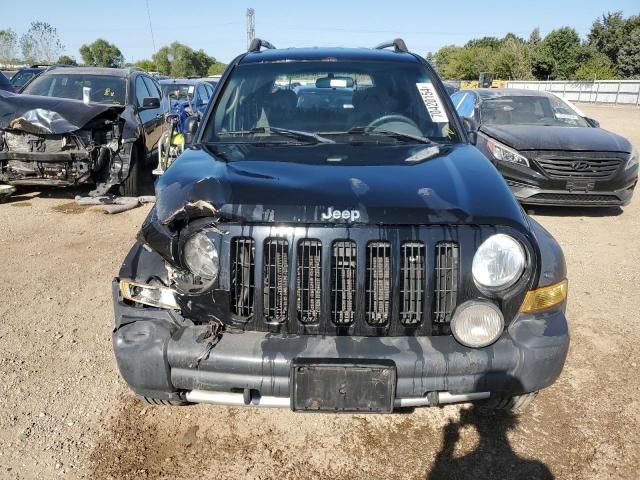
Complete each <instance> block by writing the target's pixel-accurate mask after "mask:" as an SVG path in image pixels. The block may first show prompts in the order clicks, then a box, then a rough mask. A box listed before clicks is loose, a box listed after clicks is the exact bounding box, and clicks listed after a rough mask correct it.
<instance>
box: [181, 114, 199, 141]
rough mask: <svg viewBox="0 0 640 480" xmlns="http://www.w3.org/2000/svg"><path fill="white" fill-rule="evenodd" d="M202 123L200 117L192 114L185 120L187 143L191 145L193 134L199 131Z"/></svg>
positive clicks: (185, 139)
mask: <svg viewBox="0 0 640 480" xmlns="http://www.w3.org/2000/svg"><path fill="white" fill-rule="evenodd" d="M199 125H200V118H198V116H197V115H192V116H190V117H189V118H187V120H186V121H185V122H184V143H185V145H191V142H193V136H194V135H195V134H196V132H197V131H198V126H199Z"/></svg>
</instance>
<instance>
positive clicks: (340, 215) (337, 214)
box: [322, 207, 360, 222]
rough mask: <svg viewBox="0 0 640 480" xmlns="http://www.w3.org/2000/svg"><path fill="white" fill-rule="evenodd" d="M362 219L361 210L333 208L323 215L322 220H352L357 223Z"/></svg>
mask: <svg viewBox="0 0 640 480" xmlns="http://www.w3.org/2000/svg"><path fill="white" fill-rule="evenodd" d="M359 218H360V211H359V210H334V208H333V207H329V209H328V210H327V211H326V212H325V213H323V214H322V220H340V219H343V220H350V221H352V222H355V221H356V220H358V219H359Z"/></svg>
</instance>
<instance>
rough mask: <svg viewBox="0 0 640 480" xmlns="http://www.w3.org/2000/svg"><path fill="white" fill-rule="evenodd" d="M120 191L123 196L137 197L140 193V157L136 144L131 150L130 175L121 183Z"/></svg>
mask: <svg viewBox="0 0 640 480" xmlns="http://www.w3.org/2000/svg"><path fill="white" fill-rule="evenodd" d="M119 193H120V195H121V196H123V197H137V196H139V195H140V159H139V158H138V148H137V147H135V146H134V147H133V149H132V150H131V161H130V163H129V175H128V176H127V178H125V179H124V181H123V182H122V183H121V184H120V188H119Z"/></svg>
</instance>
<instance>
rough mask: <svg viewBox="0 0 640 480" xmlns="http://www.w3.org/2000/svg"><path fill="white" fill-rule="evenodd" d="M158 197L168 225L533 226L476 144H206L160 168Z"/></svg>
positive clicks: (162, 219) (161, 218) (159, 209)
mask: <svg viewBox="0 0 640 480" xmlns="http://www.w3.org/2000/svg"><path fill="white" fill-rule="evenodd" d="M156 198H157V203H156V215H157V218H158V220H159V221H160V222H161V223H163V224H165V225H166V224H169V223H171V222H173V221H175V220H178V219H180V220H188V219H191V218H194V217H196V216H203V215H214V216H218V217H220V218H222V219H224V220H226V221H238V222H261V223H265V222H266V223H278V222H282V223H318V224H323V223H325V224H326V223H364V224H395V225H400V224H405V225H415V224H489V225H496V224H504V225H510V226H514V227H516V228H517V227H521V229H526V228H527V227H526V220H525V218H524V214H523V213H522V210H521V209H520V207H519V206H518V204H517V203H516V201H515V199H514V198H513V195H512V194H511V192H510V190H509V188H508V187H507V185H506V183H505V182H504V180H503V179H502V177H501V175H500V174H499V173H498V172H497V170H496V169H495V168H494V167H493V165H492V164H491V163H490V162H489V161H488V160H487V159H486V158H485V157H484V156H483V155H482V154H481V153H480V152H479V151H478V150H477V149H476V148H475V147H472V146H470V145H466V144H458V145H453V146H442V147H434V146H429V145H417V146H416V145H412V146H408V145H370V144H366V146H363V145H349V144H320V145H311V146H286V147H285V146H255V145H253V146H252V145H235V146H225V147H217V149H215V150H212V149H210V148H208V147H203V146H196V147H192V148H190V149H188V150H187V151H186V152H185V153H183V154H182V155H181V156H180V157H179V158H178V159H177V160H176V161H175V162H174V163H173V165H171V167H170V168H169V169H168V170H167V171H166V172H165V173H164V175H162V177H160V179H159V180H158V183H157V185H156ZM202 210H208V212H205V213H202ZM336 212H339V213H336Z"/></svg>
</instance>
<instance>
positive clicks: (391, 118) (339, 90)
mask: <svg viewBox="0 0 640 480" xmlns="http://www.w3.org/2000/svg"><path fill="white" fill-rule="evenodd" d="M270 128H274V129H276V128H277V129H287V130H295V131H297V132H305V133H311V134H317V135H321V136H322V137H327V138H329V139H330V140H332V141H335V142H338V143H340V142H350V141H353V137H354V135H355V136H357V135H358V133H356V132H357V131H360V132H364V131H366V133H367V134H368V135H367V136H368V137H375V138H374V139H373V140H372V139H371V138H367V140H368V141H376V142H384V143H387V142H393V141H395V140H397V138H396V139H395V140H394V138H393V137H392V136H389V135H387V136H386V137H385V136H383V135H379V136H378V134H381V133H382V132H383V131H386V132H387V134H388V132H399V133H401V134H405V135H412V136H417V137H421V138H428V139H430V140H432V141H442V142H445V141H446V142H448V141H458V140H457V136H456V133H455V128H454V127H453V126H451V125H450V123H449V117H448V113H447V111H446V110H445V106H444V101H443V99H442V98H441V95H440V93H439V92H438V91H437V90H436V88H435V86H434V85H433V83H432V79H431V78H430V76H429V72H428V71H427V70H426V69H424V68H423V66H421V65H420V64H417V63H416V64H400V63H397V62H394V63H387V62H321V61H318V62H314V61H306V62H277V63H276V62H274V63H271V64H269V63H262V64H247V65H240V66H239V67H238V68H237V69H236V70H234V72H233V74H232V75H231V78H230V79H229V81H228V82H227V83H226V84H225V86H224V91H223V92H222V94H221V96H220V97H219V100H218V102H217V103H216V106H215V110H214V112H213V113H212V116H211V117H209V121H208V124H207V126H206V128H205V130H204V134H203V138H202V141H203V142H204V143H218V142H219V143H242V142H259V141H261V140H265V141H269V142H276V141H283V142H285V141H287V140H288V141H289V142H291V141H292V140H291V138H285V136H284V135H281V134H278V133H277V132H275V131H270V130H269V129H270ZM350 131H351V134H350ZM281 133H282V132H281ZM363 140H364V137H363ZM403 141H411V140H410V139H407V138H404V139H403Z"/></svg>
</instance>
